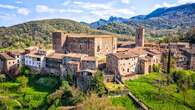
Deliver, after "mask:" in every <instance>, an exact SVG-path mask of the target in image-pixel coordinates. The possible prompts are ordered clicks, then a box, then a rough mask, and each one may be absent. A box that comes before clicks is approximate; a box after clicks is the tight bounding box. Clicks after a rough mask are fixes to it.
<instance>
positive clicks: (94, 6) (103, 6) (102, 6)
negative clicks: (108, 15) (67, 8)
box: [74, 1, 111, 10]
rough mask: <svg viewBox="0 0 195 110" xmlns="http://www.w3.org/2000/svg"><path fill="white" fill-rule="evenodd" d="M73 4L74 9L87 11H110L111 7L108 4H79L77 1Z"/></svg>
mask: <svg viewBox="0 0 195 110" xmlns="http://www.w3.org/2000/svg"><path fill="white" fill-rule="evenodd" d="M74 4H75V5H76V7H80V8H83V9H89V10H93V9H96V10H98V9H111V6H110V5H109V4H100V3H92V2H79V1H75V2H74Z"/></svg>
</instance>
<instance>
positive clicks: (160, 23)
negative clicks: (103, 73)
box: [90, 3, 195, 34]
mask: <svg viewBox="0 0 195 110" xmlns="http://www.w3.org/2000/svg"><path fill="white" fill-rule="evenodd" d="M113 18H114V20H113ZM100 21H104V22H100ZM94 24H96V25H94ZM122 24H123V26H124V27H121V25H122ZM119 25H120V26H119ZM127 25H128V26H129V27H132V28H134V29H135V28H136V27H137V26H138V25H143V26H145V28H147V29H148V30H149V32H151V30H152V31H154V30H167V31H170V30H172V31H173V32H175V31H177V30H180V29H181V30H182V31H184V30H186V29H189V28H191V27H194V26H195V3H192V4H184V5H180V6H176V7H170V8H159V9H156V10H154V11H153V12H151V13H149V14H148V15H138V16H135V17H131V18H129V19H125V18H119V17H110V18H109V19H108V20H103V19H101V20H99V21H97V22H93V23H91V24H90V26H91V27H92V28H96V29H101V30H107V31H111V32H112V30H110V29H108V28H105V27H110V28H113V29H116V28H117V29H116V30H122V31H120V33H121V34H123V33H125V34H128V33H129V30H126V29H123V28H127ZM111 26H112V27H111ZM116 33H118V32H116Z"/></svg>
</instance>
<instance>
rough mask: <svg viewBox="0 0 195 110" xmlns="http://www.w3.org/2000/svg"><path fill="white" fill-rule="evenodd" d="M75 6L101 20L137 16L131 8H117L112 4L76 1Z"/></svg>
mask: <svg viewBox="0 0 195 110" xmlns="http://www.w3.org/2000/svg"><path fill="white" fill-rule="evenodd" d="M74 4H75V5H76V7H77V8H81V9H83V10H85V11H86V12H88V13H91V14H93V15H96V16H97V17H101V18H108V17H110V16H120V17H130V16H132V15H134V14H135V13H134V12H133V11H132V10H130V8H116V7H114V6H112V4H111V3H106V4H100V3H92V2H78V1H75V2H74Z"/></svg>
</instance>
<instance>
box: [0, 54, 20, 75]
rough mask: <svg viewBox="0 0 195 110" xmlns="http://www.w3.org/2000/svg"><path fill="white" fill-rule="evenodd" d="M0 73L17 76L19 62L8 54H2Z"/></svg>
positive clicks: (0, 57) (0, 56)
mask: <svg viewBox="0 0 195 110" xmlns="http://www.w3.org/2000/svg"><path fill="white" fill-rule="evenodd" d="M0 72H2V73H7V74H10V75H17V74H18V71H17V60H16V59H15V58H14V57H12V56H10V55H8V54H7V53H0Z"/></svg>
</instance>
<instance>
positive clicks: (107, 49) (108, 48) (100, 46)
mask: <svg viewBox="0 0 195 110" xmlns="http://www.w3.org/2000/svg"><path fill="white" fill-rule="evenodd" d="M116 49H117V41H116V38H114V37H108V38H95V55H107V54H109V53H115V52H116Z"/></svg>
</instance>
